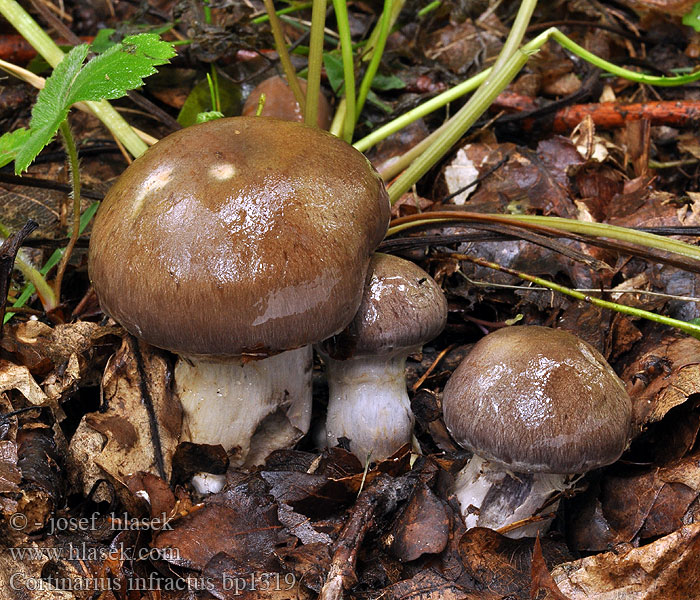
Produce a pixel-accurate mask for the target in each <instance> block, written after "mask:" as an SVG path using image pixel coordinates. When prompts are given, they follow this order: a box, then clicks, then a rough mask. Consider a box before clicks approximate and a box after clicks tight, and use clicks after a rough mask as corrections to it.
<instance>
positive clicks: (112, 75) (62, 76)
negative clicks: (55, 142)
mask: <svg viewBox="0 0 700 600" xmlns="http://www.w3.org/2000/svg"><path fill="white" fill-rule="evenodd" d="M88 52H89V47H88V45H87V44H81V45H80V46H76V47H75V48H73V49H72V50H71V51H70V52H69V53H68V54H67V55H66V56H65V58H64V59H63V60H62V61H61V62H60V63H59V64H58V65H57V66H56V68H55V69H54V71H53V73H52V74H51V76H50V77H49V78H48V79H47V80H46V85H45V86H44V89H43V90H41V92H39V96H38V97H37V101H36V104H35V105H34V108H33V109H32V120H31V122H30V123H29V129H30V133H31V135H30V136H29V138H28V139H27V140H26V143H25V144H24V146H23V147H22V148H21V149H20V150H19V151H18V152H17V158H16V159H15V172H16V173H18V174H19V173H21V172H23V171H25V170H26V169H27V167H28V166H29V165H30V164H31V162H32V161H33V160H34V159H35V158H36V156H37V154H39V152H41V150H42V148H44V146H46V145H47V144H48V143H49V142H50V141H51V140H52V139H53V137H54V135H56V131H57V130H58V127H59V125H60V124H61V122H62V121H63V120H64V119H65V118H66V117H67V116H68V111H69V110H70V107H71V106H72V105H73V104H75V103H76V102H85V101H87V100H93V101H99V100H102V99H107V100H112V99H114V98H120V97H122V96H124V95H126V93H127V92H128V91H129V90H131V89H134V88H136V87H139V86H140V85H141V84H142V83H143V79H144V78H145V77H148V76H149V75H152V74H153V73H155V72H156V70H155V66H156V65H162V64H163V63H166V62H168V60H169V59H170V58H172V57H173V56H174V55H175V50H173V47H172V45H171V44H169V43H168V42H164V41H162V40H161V39H160V38H159V37H158V36H157V35H155V34H152V33H143V34H140V35H134V36H129V37H126V38H124V40H123V41H122V42H121V44H117V45H115V46H112V47H111V48H108V49H107V50H106V51H105V52H104V53H103V54H100V55H98V56H96V57H95V58H93V59H91V60H90V61H89V62H88V63H87V64H86V65H85V66H83V62H84V61H85V58H86V57H87V54H88Z"/></svg>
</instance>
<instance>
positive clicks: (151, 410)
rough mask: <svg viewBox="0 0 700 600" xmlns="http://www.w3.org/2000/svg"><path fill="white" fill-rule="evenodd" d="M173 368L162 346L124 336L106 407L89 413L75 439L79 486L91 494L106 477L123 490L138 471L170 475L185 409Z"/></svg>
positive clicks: (109, 377)
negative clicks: (176, 389) (173, 383)
mask: <svg viewBox="0 0 700 600" xmlns="http://www.w3.org/2000/svg"><path fill="white" fill-rule="evenodd" d="M169 368H170V367H169V364H168V361H167V360H166V358H165V357H164V354H163V353H162V352H161V351H158V350H156V349H154V348H150V347H148V346H146V345H145V344H142V345H140V346H139V345H137V344H134V343H133V342H132V341H130V338H127V339H126V340H125V341H124V344H123V345H122V347H121V348H120V350H119V351H118V352H117V353H116V354H115V355H114V356H113V357H112V358H111V359H110V360H109V363H108V364H107V368H106V371H105V375H104V379H103V382H102V396H103V407H102V409H101V410H100V412H96V413H89V414H87V415H86V416H85V417H84V418H83V420H82V421H81V423H80V425H79V427H78V430H77V431H76V433H75V435H74V436H73V438H72V440H71V443H70V448H69V464H70V474H71V481H72V483H73V485H74V486H78V487H79V489H82V490H83V492H84V493H85V494H87V493H88V492H89V491H90V489H91V488H92V486H93V485H94V483H95V482H96V481H97V480H99V479H103V478H105V477H108V478H111V479H113V481H114V482H115V483H116V484H117V490H120V489H125V488H124V484H123V482H124V480H125V479H126V477H127V476H128V475H129V474H130V473H135V472H137V471H147V472H152V473H155V474H158V475H161V476H164V477H169V476H170V471H171V462H172V456H173V454H174V452H175V448H176V446H177V440H178V439H179V436H180V425H181V413H182V409H181V407H180V403H179V402H178V400H177V399H176V398H175V397H174V395H173V394H172V393H171V391H170V384H169V381H170V371H169Z"/></svg>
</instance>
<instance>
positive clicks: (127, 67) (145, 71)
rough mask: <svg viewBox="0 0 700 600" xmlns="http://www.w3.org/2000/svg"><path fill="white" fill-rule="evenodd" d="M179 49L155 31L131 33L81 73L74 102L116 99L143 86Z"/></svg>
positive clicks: (89, 63) (72, 88) (70, 97)
mask: <svg viewBox="0 0 700 600" xmlns="http://www.w3.org/2000/svg"><path fill="white" fill-rule="evenodd" d="M173 56H175V50H174V49H173V47H172V45H171V44H169V43H168V42H164V41H163V40H161V39H160V38H159V37H158V36H157V35H156V34H154V33H141V34H139V35H130V36H128V37H125V38H124V39H123V40H122V43H121V44H118V45H116V46H112V47H111V48H108V49H107V50H106V51H105V52H104V53H103V54H100V55H99V56H96V57H95V58H93V59H92V60H91V61H90V62H88V63H87V64H86V65H85V67H84V68H83V69H82V70H81V71H80V72H79V73H78V75H77V76H76V78H75V81H74V83H73V86H72V87H71V92H70V95H69V97H68V101H69V102H70V103H71V104H75V103H76V102H84V101H86V100H102V99H106V100H113V99H115V98H121V97H122V96H124V95H126V93H127V92H128V91H129V90H133V89H135V88H137V87H140V86H141V85H142V84H143V80H144V79H145V78H146V77H148V76H149V75H153V74H154V73H155V72H156V69H155V67H156V66H157V65H162V64H163V63H166V62H168V60H170V59H171V58H172V57H173Z"/></svg>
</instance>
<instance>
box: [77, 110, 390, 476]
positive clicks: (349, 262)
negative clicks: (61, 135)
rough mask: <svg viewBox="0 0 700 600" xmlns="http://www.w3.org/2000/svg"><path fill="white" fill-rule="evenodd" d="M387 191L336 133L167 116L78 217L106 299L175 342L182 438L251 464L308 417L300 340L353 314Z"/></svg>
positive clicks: (162, 342) (308, 340)
mask: <svg viewBox="0 0 700 600" xmlns="http://www.w3.org/2000/svg"><path fill="white" fill-rule="evenodd" d="M388 221H389V202H388V197H387V194H386V191H385V189H384V186H383V184H382V181H381V179H380V178H379V176H378V175H377V173H376V171H375V170H374V169H373V168H372V166H371V164H370V163H369V161H368V160H367V159H366V158H365V157H364V156H363V155H362V154H361V153H360V152H357V151H356V150H354V149H353V148H352V147H351V146H350V145H348V144H346V143H345V142H343V141H342V140H339V139H338V138H336V137H334V136H332V135H330V134H328V133H325V132H322V131H320V130H318V129H315V128H310V127H306V126H304V125H301V124H298V123H291V122H287V121H280V120H277V119H270V118H266V117H237V118H230V119H219V120H215V121H210V122H208V123H204V124H201V125H195V126H193V127H189V128H187V129H184V130H181V131H178V132H176V133H174V134H172V135H170V136H168V137H166V138H165V139H163V140H161V141H159V142H158V143H157V144H156V145H155V146H153V147H152V148H151V149H149V150H148V151H147V152H146V153H145V154H144V155H143V156H141V157H140V158H138V159H137V160H135V161H134V163H133V164H132V165H130V166H129V167H128V168H127V169H126V171H125V172H124V173H123V174H122V176H121V177H120V178H119V179H118V181H117V182H116V183H115V184H114V185H113V186H112V188H111V189H110V191H109V193H108V194H107V196H106V198H105V200H104V202H103V204H102V207H101V208H100V211H99V213H98V215H97V219H96V221H95V224H94V228H93V233H92V239H91V242H90V255H89V273H90V278H91V281H92V284H93V285H94V288H95V291H96V293H97V295H98V297H99V299H100V303H101V306H102V308H103V310H104V311H105V313H106V314H108V315H110V316H111V317H113V318H114V319H115V320H117V321H118V322H120V323H121V324H122V325H123V326H124V327H125V328H126V330H127V331H129V332H130V333H131V334H133V335H135V336H137V337H139V338H141V339H143V340H145V341H146V342H148V343H149V344H152V345H154V346H157V347H159V348H164V349H167V350H170V351H172V352H174V353H176V354H178V355H179V360H178V361H177V364H176V366H175V390H176V392H177V393H178V395H179V397H180V401H181V402H182V405H183V409H184V425H183V433H182V440H183V441H191V442H195V443H204V444H221V445H222V446H223V447H224V448H225V449H226V450H227V451H229V452H231V454H232V455H233V456H232V464H236V465H241V464H245V465H251V464H259V463H260V462H262V461H263V460H264V458H265V457H266V455H267V453H269V452H270V451H272V450H273V449H276V448H281V447H285V446H287V445H289V444H291V443H293V442H294V441H296V440H297V439H298V438H299V437H300V436H301V435H303V434H304V433H305V432H306V431H307V430H308V426H309V419H310V406H311V379H310V376H311V346H310V345H311V344H312V343H314V342H319V341H321V340H323V339H325V338H327V337H328V336H330V335H333V334H334V333H337V332H339V331H341V330H342V329H343V328H344V327H345V326H346V325H347V324H348V323H349V322H350V320H351V319H352V318H353V315H354V314H355V312H356V311H357V308H358V306H359V304H360V300H361V298H362V288H363V284H364V280H365V276H366V273H367V268H368V266H369V261H370V258H371V255H372V252H373V250H374V248H375V247H376V246H377V244H378V243H379V242H380V241H381V240H382V238H383V236H384V234H385V232H386V228H387V224H388Z"/></svg>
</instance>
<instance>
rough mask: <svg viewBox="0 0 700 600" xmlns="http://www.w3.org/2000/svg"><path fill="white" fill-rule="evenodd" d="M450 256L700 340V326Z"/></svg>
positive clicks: (478, 260)
mask: <svg viewBox="0 0 700 600" xmlns="http://www.w3.org/2000/svg"><path fill="white" fill-rule="evenodd" d="M450 256H451V257H454V258H457V259H459V260H466V261H469V262H472V263H474V264H476V265H479V266H482V267H488V268H490V269H494V270H496V271H501V272H503V273H508V274H510V275H515V276H516V277H519V278H520V279H523V280H525V281H530V282H532V283H534V284H536V285H540V286H542V287H546V288H549V289H550V290H554V291H555V292H559V293H561V294H564V295H566V296H570V297H571V298H576V299H577V300H582V301H583V302H587V303H589V304H593V305H594V306H599V307H600V308H607V309H609V310H614V311H615V312H619V313H622V314H624V315H630V316H631V317H638V318H641V319H647V320H648V321H653V322H655V323H660V324H662V325H668V326H670V327H675V328H676V329H680V330H681V331H683V332H684V333H687V334H688V335H692V336H693V337H695V338H698V339H700V325H695V324H693V323H688V322H687V321H679V320H678V319H673V318H671V317H666V316H663V315H659V314H657V313H654V312H650V311H648V310H642V309H641V308H633V307H632V306H627V305H625V304H617V303H616V302H610V301H608V300H601V299H600V298H596V297H595V296H589V295H587V294H583V293H581V292H577V291H576V290H572V289H570V288H567V287H565V286H563V285H559V284H557V283H552V282H551V281H548V280H546V279H542V278H541V277H535V276H534V275H528V274H527V273H523V272H521V271H516V270H515V269H510V268H508V267H504V266H503V265H499V264H498V263H493V262H490V261H488V260H484V259H481V258H477V257H475V256H469V255H467V254H451V255H450Z"/></svg>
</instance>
